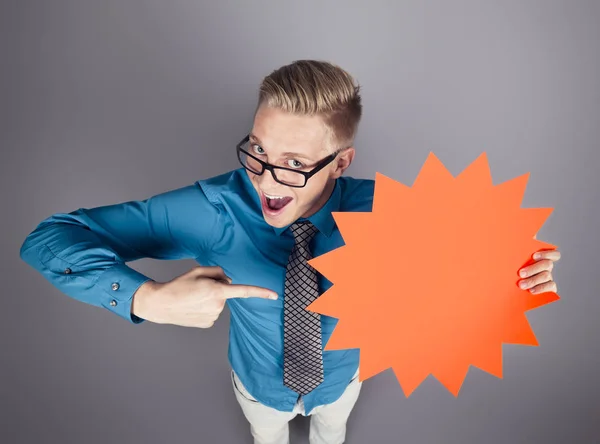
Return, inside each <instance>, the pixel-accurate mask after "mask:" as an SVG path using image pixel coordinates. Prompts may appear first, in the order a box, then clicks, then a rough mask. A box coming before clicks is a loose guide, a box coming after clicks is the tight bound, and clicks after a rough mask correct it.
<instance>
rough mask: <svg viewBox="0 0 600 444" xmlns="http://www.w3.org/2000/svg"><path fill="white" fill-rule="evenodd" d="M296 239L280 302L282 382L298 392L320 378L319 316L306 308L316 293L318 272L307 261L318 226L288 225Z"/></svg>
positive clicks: (309, 386) (312, 387) (311, 385)
mask: <svg viewBox="0 0 600 444" xmlns="http://www.w3.org/2000/svg"><path fill="white" fill-rule="evenodd" d="M291 230H292V233H293V234H294V239H295V241H296V243H295V245H294V249H293V250H292V253H291V254H290V257H289V259H288V265H287V270H286V278H285V292H284V303H283V309H284V310H283V323H284V329H283V345H284V359H283V383H284V384H285V385H286V386H287V387H289V388H291V389H292V390H294V391H295V392H296V393H299V394H300V395H305V394H307V393H309V392H310V391H312V390H314V388H315V387H317V386H318V385H319V384H320V383H321V382H323V351H322V350H323V349H322V345H321V316H320V315H319V314H317V313H313V312H311V311H308V310H306V309H305V308H306V307H307V306H308V305H309V304H310V303H311V302H313V301H314V300H315V299H316V298H317V297H318V296H319V288H318V283H317V273H316V271H315V269H314V268H313V267H311V266H310V265H308V263H307V261H308V260H309V259H311V258H312V255H311V253H310V250H309V242H310V241H311V239H312V238H313V236H314V235H315V234H316V232H317V229H316V227H315V226H314V225H312V224H311V223H310V222H308V223H300V222H296V223H295V224H293V225H292V226H291Z"/></svg>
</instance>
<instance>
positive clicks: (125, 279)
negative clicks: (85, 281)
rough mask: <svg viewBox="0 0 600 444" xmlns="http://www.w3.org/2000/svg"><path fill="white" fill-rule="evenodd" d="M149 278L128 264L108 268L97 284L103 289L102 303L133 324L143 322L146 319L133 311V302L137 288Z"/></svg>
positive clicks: (101, 294)
mask: <svg viewBox="0 0 600 444" xmlns="http://www.w3.org/2000/svg"><path fill="white" fill-rule="evenodd" d="M149 280H151V279H150V278H149V277H147V276H145V275H143V274H142V273H140V272H138V271H136V270H134V269H133V268H131V267H129V266H127V265H126V264H117V265H115V266H113V267H111V268H109V269H107V270H106V271H104V272H103V273H102V274H101V275H100V277H99V278H98V279H97V280H96V284H95V286H96V287H97V288H99V289H100V290H101V292H100V305H101V306H102V307H104V308H106V309H107V310H109V311H111V312H113V313H115V314H116V315H118V316H121V317H122V318H124V319H126V320H127V321H129V322H131V323H133V324H140V323H142V322H143V321H144V319H142V318H140V317H138V316H136V315H134V314H133V313H131V303H132V302H133V295H134V294H135V292H136V291H137V289H138V288H140V286H141V285H142V284H143V283H144V282H147V281H149Z"/></svg>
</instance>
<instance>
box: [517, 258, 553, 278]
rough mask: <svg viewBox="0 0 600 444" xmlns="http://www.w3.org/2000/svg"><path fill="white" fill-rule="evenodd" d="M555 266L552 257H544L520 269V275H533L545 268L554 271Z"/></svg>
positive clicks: (523, 276)
mask: <svg viewBox="0 0 600 444" xmlns="http://www.w3.org/2000/svg"><path fill="white" fill-rule="evenodd" d="M552 268H554V262H552V261H551V260H550V259H542V260H540V261H538V262H535V263H534V264H532V265H528V266H527V267H523V268H521V269H520V270H519V276H521V277H522V278H525V277H529V276H533V275H534V274H537V273H541V272H542V271H544V270H547V271H552Z"/></svg>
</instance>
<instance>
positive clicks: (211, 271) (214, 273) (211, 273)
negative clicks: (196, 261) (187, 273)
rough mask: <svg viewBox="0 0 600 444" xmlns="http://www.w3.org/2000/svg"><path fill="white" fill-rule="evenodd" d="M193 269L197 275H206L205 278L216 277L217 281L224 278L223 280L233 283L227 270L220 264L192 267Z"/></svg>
mask: <svg viewBox="0 0 600 444" xmlns="http://www.w3.org/2000/svg"><path fill="white" fill-rule="evenodd" d="M192 271H193V274H194V275H195V276H196V277H205V278H210V279H215V280H217V281H220V280H222V281H225V282H228V283H231V279H230V278H229V276H227V275H226V274H225V272H224V271H223V269H222V268H221V267H218V266H215V267H196V268H194V269H192Z"/></svg>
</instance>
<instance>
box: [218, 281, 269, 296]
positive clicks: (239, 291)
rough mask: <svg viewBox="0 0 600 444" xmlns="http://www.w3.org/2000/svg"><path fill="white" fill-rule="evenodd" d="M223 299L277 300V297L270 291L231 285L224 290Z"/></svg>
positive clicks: (250, 286)
mask: <svg viewBox="0 0 600 444" xmlns="http://www.w3.org/2000/svg"><path fill="white" fill-rule="evenodd" d="M224 295H225V299H232V298H255V297H256V298H265V299H277V297H278V295H277V293H275V292H274V291H272V290H269V289H267V288H263V287H255V286H253V285H237V284H231V285H229V286H227V288H225V290H224Z"/></svg>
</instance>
